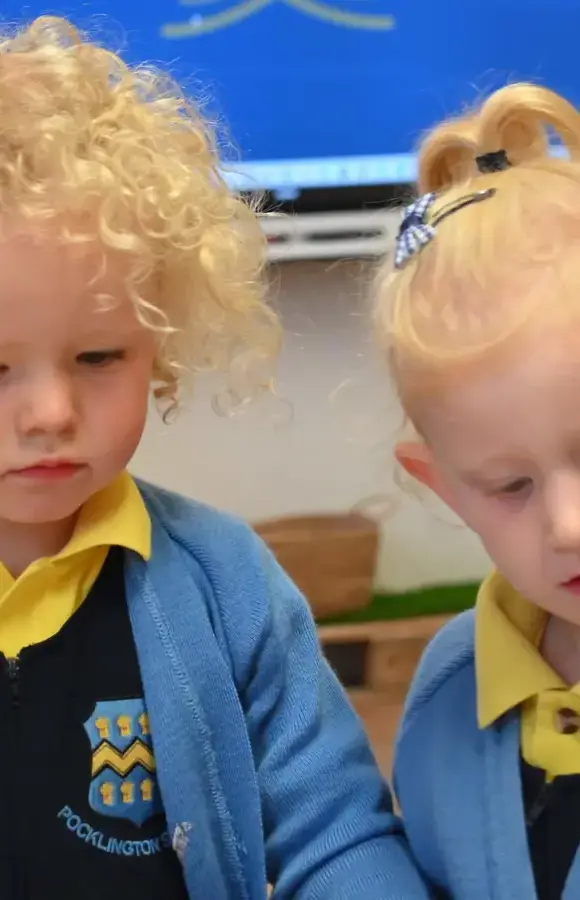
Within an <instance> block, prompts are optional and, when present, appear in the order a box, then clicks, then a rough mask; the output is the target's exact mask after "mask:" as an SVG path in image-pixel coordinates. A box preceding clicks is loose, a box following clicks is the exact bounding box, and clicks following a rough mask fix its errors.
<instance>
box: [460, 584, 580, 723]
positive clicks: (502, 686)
mask: <svg viewBox="0 0 580 900" xmlns="http://www.w3.org/2000/svg"><path fill="white" fill-rule="evenodd" d="M475 617H476V625H475V667H476V677H477V715H478V720H479V725H480V727H481V728H486V727H487V726H488V725H491V724H492V723H493V722H495V721H496V720H497V719H499V718H500V716H503V715H504V714H505V713H506V712H508V711H509V710H511V709H515V708H516V707H517V706H520V705H521V704H522V703H524V702H525V701H526V700H529V699H530V698H532V697H535V696H537V695H538V694H541V693H542V692H543V691H548V690H553V689H561V688H564V687H565V686H566V685H565V684H564V682H563V681H562V679H561V678H560V677H559V675H557V674H556V672H554V670H553V669H552V667H551V666H550V665H548V663H547V662H546V661H545V660H544V659H543V658H542V656H541V655H540V652H539V650H538V647H539V645H540V643H541V640H542V636H543V634H544V629H545V627H546V623H547V620H548V617H547V615H546V613H545V612H543V610H541V609H538V607H537V606H534V605H533V604H532V603H529V602H528V601H527V600H525V599H524V597H522V596H521V595H520V594H518V592H517V591H516V590H514V588H512V587H511V585H510V584H509V583H508V582H507V581H506V580H505V578H503V576H502V575H500V574H499V572H493V573H492V574H491V575H490V576H489V577H488V578H486V580H485V581H484V582H483V584H482V586H481V588H480V590H479V594H478V597H477V604H476V610H475Z"/></svg>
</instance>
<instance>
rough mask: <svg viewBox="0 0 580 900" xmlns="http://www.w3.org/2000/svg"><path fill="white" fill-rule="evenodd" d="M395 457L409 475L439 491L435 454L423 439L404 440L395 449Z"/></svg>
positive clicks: (436, 491)
mask: <svg viewBox="0 0 580 900" xmlns="http://www.w3.org/2000/svg"><path fill="white" fill-rule="evenodd" d="M395 459H396V460H397V462H398V463H399V465H401V466H402V467H403V469H404V470H405V472H406V473H407V474H408V475H412V476H413V478H415V479H416V481H419V482H420V483H421V484H424V485H425V487H428V488H431V490H432V491H435V493H437V494H438V493H439V491H438V489H437V486H438V482H439V478H438V474H437V469H436V465H435V461H434V459H433V455H432V453H431V451H430V450H429V448H428V447H427V446H426V445H425V444H424V443H423V442H422V441H402V442H401V443H400V444H397V447H396V449H395Z"/></svg>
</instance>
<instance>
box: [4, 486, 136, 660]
mask: <svg viewBox="0 0 580 900" xmlns="http://www.w3.org/2000/svg"><path fill="white" fill-rule="evenodd" d="M113 546H121V547H125V548H127V549H128V550H133V551H135V552H136V553H139V554H140V555H141V556H142V557H143V558H144V559H149V557H150V555H151V520H150V517H149V513H148V511H147V508H146V506H145V503H144V501H143V498H142V497H141V494H140V492H139V489H138V488H137V485H136V484H135V482H134V481H133V479H132V478H131V476H130V475H129V474H128V473H126V472H124V473H123V474H122V475H120V476H119V477H118V478H117V479H116V480H115V481H114V482H112V483H111V484H110V485H108V486H107V487H106V488H104V489H103V490H102V491H99V492H98V493H97V494H95V495H94V496H93V497H91V498H90V499H89V500H88V501H87V503H86V504H85V506H84V507H83V509H82V510H81V512H80V514H79V518H78V521H77V524H76V528H75V531H74V534H73V535H72V537H71V539H70V541H69V543H68V544H67V545H66V547H65V548H64V549H63V550H62V551H61V552H60V553H58V554H57V555H56V556H54V557H51V558H47V559H40V560H38V561H37V562H35V563H33V564H32V565H31V566H29V567H28V569H26V571H25V572H23V573H22V575H20V577H19V578H17V579H14V578H13V577H12V575H11V574H10V572H9V571H8V570H7V569H6V568H5V567H4V566H3V565H2V564H1V563H0V651H1V652H2V653H4V655H5V656H8V657H14V656H17V655H18V654H19V653H20V651H21V650H22V649H23V648H24V647H27V646H30V645H32V644H38V643H40V642H41V641H45V640H47V639H48V638H50V637H52V636H54V635H55V634H57V633H58V632H59V631H60V629H61V628H62V627H63V625H64V624H65V623H66V622H67V621H68V619H69V618H70V617H71V616H72V615H73V613H74V612H75V611H76V610H77V609H78V608H79V607H80V605H81V604H82V603H83V601H84V600H85V598H86V597H87V595H88V594H89V592H90V590H91V588H92V587H93V584H94V583H95V581H96V579H97V578H98V576H99V573H100V571H101V569H102V567H103V565H104V562H105V560H106V558H107V554H108V552H109V549H110V548H111V547H113Z"/></svg>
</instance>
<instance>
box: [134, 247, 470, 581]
mask: <svg viewBox="0 0 580 900" xmlns="http://www.w3.org/2000/svg"><path fill="white" fill-rule="evenodd" d="M274 275H275V278H276V279H277V282H278V285H277V288H276V297H277V303H278V305H279V308H280V311H281V312H282V315H283V317H284V321H285V326H286V330H287V334H288V338H287V345H286V349H285V353H284V357H283V360H282V367H281V373H280V376H281V377H280V384H279V393H280V395H281V397H282V399H281V400H280V401H276V402H275V401H270V400H261V401H258V402H257V403H256V404H255V405H254V406H253V407H252V408H251V409H249V410H247V411H246V412H245V414H244V415H243V416H241V417H237V418H234V419H231V418H224V417H220V416H217V415H216V414H215V413H214V411H213V410H212V407H211V402H210V401H211V392H212V389H213V388H212V387H210V385H208V384H206V385H202V384H198V388H197V391H196V398H195V401H194V402H192V404H191V406H190V408H189V409H188V410H186V411H185V412H183V413H182V415H181V417H180V419H179V420H178V421H177V422H176V423H173V424H172V425H170V426H168V427H164V426H163V425H162V424H161V422H160V421H159V418H158V416H157V415H152V416H151V420H150V422H149V425H148V429H147V432H146V435H145V438H144V441H143V443H142V446H141V448H140V449H139V452H138V454H137V456H136V458H135V461H134V465H133V471H134V472H135V473H136V474H138V475H141V476H142V477H145V478H148V479H150V480H152V481H155V482H157V483H158V484H161V485H164V486H166V487H169V488H172V489H175V490H178V491H181V492H182V493H184V494H188V495H190V496H192V497H197V498H198V499H201V500H203V501H206V502H209V503H212V504H214V505H216V506H219V507H222V508H224V509H229V510H232V511H234V512H236V513H238V514H241V515H243V516H245V517H247V518H249V519H254V520H256V519H259V518H266V517H269V516H276V515H279V514H281V513H292V512H307V511H314V510H317V511H318V510H342V509H345V508H349V507H351V506H353V505H354V504H356V503H358V502H360V501H361V500H363V499H364V498H367V497H369V496H373V495H381V496H382V497H386V498H388V500H389V502H390V503H391V504H393V506H394V509H393V511H392V512H391V514H390V516H388V518H386V520H385V522H384V525H383V533H384V539H383V549H382V553H381V558H380V564H379V570H378V576H377V580H378V583H379V585H380V586H383V587H389V588H393V589H401V588H407V587H413V586H416V585H420V584H428V583H434V582H449V581H457V580H464V579H467V578H478V577H480V576H481V575H482V574H483V573H484V572H485V570H486V567H487V560H486V558H485V555H484V553H483V551H482V550H481V549H480V547H479V545H478V544H477V542H476V540H475V539H474V538H473V537H472V536H471V535H469V534H468V533H467V532H466V530H465V529H463V528H461V527H459V526H458V524H457V523H455V522H453V520H452V517H451V515H450V514H448V513H446V512H445V511H443V510H442V509H441V508H440V507H439V506H437V505H436V504H435V502H433V501H429V500H428V499H427V498H420V499H418V498H417V497H416V496H415V495H414V494H413V493H412V492H403V491H401V489H400V487H398V486H397V485H396V484H395V483H394V482H393V463H392V446H393V443H394V441H395V439H396V436H397V433H398V431H399V429H400V425H401V414H400V410H399V409H398V407H397V405H396V402H395V400H394V397H393V395H392V391H391V389H390V385H389V383H388V379H387V376H386V373H385V371H384V369H383V368H382V366H381V365H380V364H379V362H378V361H377V360H376V358H375V354H374V349H373V347H372V344H371V341H370V339H369V336H368V321H367V316H366V309H365V301H364V300H363V299H362V297H363V294H364V285H365V282H368V279H369V277H370V273H369V271H368V269H367V270H365V268H364V266H363V265H362V264H361V263H358V262H349V263H312V262H311V263H289V264H286V265H284V266H281V267H279V268H278V269H277V270H276V272H275V273H274ZM289 405H291V407H292V415H291V416H290V414H289Z"/></svg>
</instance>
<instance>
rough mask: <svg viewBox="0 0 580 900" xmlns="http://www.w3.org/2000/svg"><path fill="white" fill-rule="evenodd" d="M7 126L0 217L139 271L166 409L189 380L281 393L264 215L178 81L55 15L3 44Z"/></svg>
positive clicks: (138, 301)
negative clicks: (201, 377)
mask: <svg viewBox="0 0 580 900" xmlns="http://www.w3.org/2000/svg"><path fill="white" fill-rule="evenodd" d="M0 122H1V123H2V127H1V129H0V211H2V212H6V213H10V214H13V215H15V216H17V217H20V218H21V219H23V220H24V221H25V223H26V224H27V226H30V225H31V224H34V227H38V228H39V229H42V228H43V227H44V226H45V224H46V223H47V222H48V223H51V227H53V228H54V227H55V225H56V226H57V227H58V233H59V235H60V238H61V239H62V240H63V241H64V242H69V243H82V242H87V243H94V244H95V246H96V247H99V248H101V251H102V254H103V265H106V260H107V256H109V255H110V254H120V255H121V256H122V257H123V258H125V259H126V260H127V261H128V263H129V266H128V270H129V273H130V274H129V275H128V277H127V290H128V292H129V296H130V297H131V299H132V300H133V302H134V304H135V308H136V312H137V315H138V316H139V318H140V320H141V322H142V324H144V325H145V326H146V327H148V328H152V329H154V330H155V331H156V332H157V333H158V336H159V342H158V354H157V361H156V366H155V372H154V383H155V387H154V394H155V396H156V398H157V400H158V401H160V402H161V403H162V404H164V405H165V407H166V409H167V408H175V407H176V405H177V398H178V393H179V388H180V386H181V384H182V381H183V377H182V376H183V373H184V372H186V371H201V370H211V371H222V372H226V373H228V382H229V388H230V390H231V392H232V394H233V395H234V398H235V401H236V402H243V401H244V400H245V399H247V398H248V397H249V396H250V395H251V393H252V392H253V391H254V390H255V389H256V388H259V387H262V386H267V385H269V384H270V383H271V368H270V366H271V363H272V361H273V359H274V358H275V356H276V354H277V351H278V349H279V345H280V325H279V322H278V319H277V317H276V315H275V313H274V312H273V311H272V310H271V309H270V308H269V307H268V305H267V303H266V301H265V297H264V295H265V285H264V279H263V265H264V260H265V252H264V239H263V236H262V231H261V228H260V224H259V220H258V217H257V215H256V213H255V211H254V210H253V209H252V208H251V206H250V205H249V204H247V203H246V202H245V201H244V200H243V199H242V198H241V197H239V196H236V195H235V194H234V193H233V192H232V191H231V190H230V189H229V188H228V186H227V184H226V183H225V181H224V178H223V175H222V174H221V171H220V161H219V157H218V152H217V147H216V141H215V138H214V135H213V134H212V131H211V129H210V127H209V126H208V125H207V124H206V123H205V121H204V120H203V118H202V116H201V115H200V113H199V111H198V109H197V108H196V106H195V105H194V103H192V102H191V101H190V100H188V99H187V98H186V97H185V96H184V94H183V92H182V91H181V90H180V88H179V87H178V85H177V84H176V83H175V82H174V81H173V80H172V79H171V78H170V77H169V76H168V75H166V74H164V73H162V72H160V71H158V70H156V69H154V68H152V67H149V66H139V67H135V68H130V67H129V66H128V65H126V64H125V63H124V62H123V61H122V60H121V59H120V57H119V56H118V55H116V54H115V53H113V52H110V51H109V50H106V49H104V48H102V47H100V46H98V45H97V44H95V43H93V42H91V41H90V40H89V39H88V38H86V37H84V36H83V35H81V33H80V32H79V31H78V30H77V29H76V28H75V27H74V26H73V25H72V24H71V23H70V22H68V21H66V20H65V19H61V18H55V17H48V16H44V17H41V18H38V19H36V20H35V21H34V22H32V24H30V25H29V26H28V27H26V28H24V29H21V30H18V31H16V32H15V33H13V34H10V35H7V36H5V37H4V39H2V40H0ZM71 213H72V221H73V222H74V223H75V225H74V228H73V227H71V215H70V214H71ZM63 214H64V215H63ZM151 284H153V285H154V291H153V296H154V299H153V301H152V300H151V299H150V294H149V292H146V291H145V290H144V286H145V285H149V286H150V285H151ZM145 293H147V298H148V299H146V297H145Z"/></svg>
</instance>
